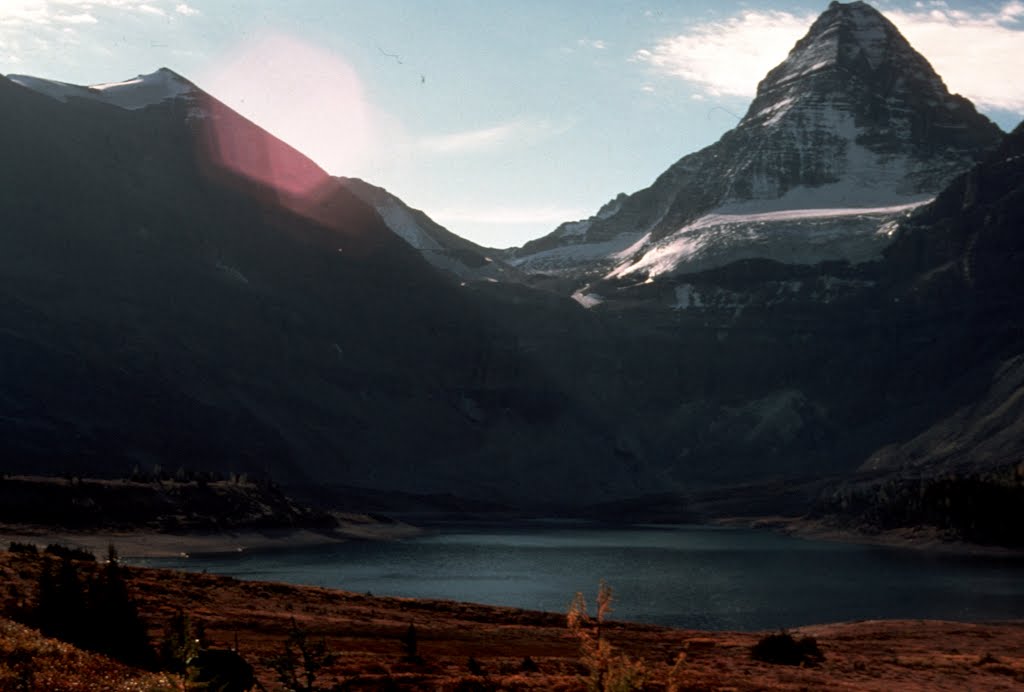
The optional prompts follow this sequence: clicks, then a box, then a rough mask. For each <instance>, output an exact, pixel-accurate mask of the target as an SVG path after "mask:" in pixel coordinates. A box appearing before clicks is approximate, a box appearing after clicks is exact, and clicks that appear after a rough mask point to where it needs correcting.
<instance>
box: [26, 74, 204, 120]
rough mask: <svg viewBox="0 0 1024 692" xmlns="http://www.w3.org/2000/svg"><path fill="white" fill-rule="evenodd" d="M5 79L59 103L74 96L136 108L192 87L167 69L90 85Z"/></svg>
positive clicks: (183, 93) (185, 92)
mask: <svg viewBox="0 0 1024 692" xmlns="http://www.w3.org/2000/svg"><path fill="white" fill-rule="evenodd" d="M7 78H8V79H9V80H11V81H12V82H14V83H15V84H19V85H21V86H23V87H25V88H27V89H31V90H32V91H35V92H37V93H40V94H42V95H44V96H48V97H50V98H52V99H54V100H56V101H60V102H61V103H67V102H68V99H72V98H78V99H86V100H90V101H98V102H100V103H106V104H108V105H111V106H115V107H117V108H121V109H124V110H139V109H141V108H146V107H147V106H152V105H154V104H157V103H160V102H162V101H166V100H168V99H175V98H180V97H183V96H190V95H192V94H194V93H195V87H193V86H192V85H191V84H189V83H188V82H187V81H185V80H184V79H182V78H181V77H179V76H178V75H176V74H175V73H174V72H172V71H170V70H168V69H160V70H157V71H156V72H154V73H152V74H146V75H139V76H138V77H136V78H134V79H129V80H126V81H123V82H110V83H108V84H95V85H93V86H88V87H84V86H78V85H76V84H67V83H65V82H57V81H53V80H50V79H40V78H39V77H31V76H29V75H8V76H7Z"/></svg>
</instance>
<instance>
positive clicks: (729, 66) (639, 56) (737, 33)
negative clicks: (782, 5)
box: [634, 10, 814, 96]
mask: <svg viewBox="0 0 1024 692" xmlns="http://www.w3.org/2000/svg"><path fill="white" fill-rule="evenodd" d="M813 21H814V17H813V15H805V16H797V15H794V14H790V13H789V12H758V11H754V10H751V11H747V12H744V13H743V14H741V15H739V16H737V17H731V18H729V19H726V20H725V21H721V22H710V23H707V24H701V25H698V26H696V27H694V28H693V29H692V30H691V31H690V32H688V33H685V34H680V35H678V36H673V37H670V38H666V39H663V40H661V41H659V42H658V43H657V44H655V45H654V47H652V48H650V49H644V50H640V51H637V52H636V53H635V55H634V59H635V60H638V61H641V62H646V63H649V64H650V65H651V66H653V67H654V68H655V69H656V70H658V71H659V72H663V73H665V74H668V75H672V76H675V77H681V78H682V79H685V80H686V81H688V82H694V83H696V84H698V85H699V86H700V87H701V88H703V89H704V90H705V91H706V92H707V93H708V94H711V95H714V96H718V95H723V94H725V95H733V96H750V95H753V93H754V91H755V90H756V88H757V82H758V80H760V79H761V78H762V77H763V76H764V75H765V73H766V72H767V71H768V70H769V69H771V68H772V67H774V66H775V65H777V64H778V63H780V62H782V60H783V59H784V58H785V57H786V54H787V53H789V50H790V49H791V48H792V47H793V44H794V43H796V41H797V39H799V38H800V37H801V36H803V35H804V34H805V33H807V28H808V27H809V26H810V25H811V22H813Z"/></svg>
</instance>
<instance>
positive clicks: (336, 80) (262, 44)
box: [202, 35, 373, 185]
mask: <svg viewBox="0 0 1024 692" xmlns="http://www.w3.org/2000/svg"><path fill="white" fill-rule="evenodd" d="M202 85H203V86H204V88H206V89H207V90H208V91H209V92H210V93H213V94H216V95H217V98H218V99H220V100H221V101H223V102H224V103H225V104H226V105H228V106H229V107H230V108H232V109H234V110H235V111H237V112H238V113H241V114H242V115H244V116H245V117H246V118H249V119H250V120H252V121H253V122H256V123H258V124H259V125H260V126H261V127H262V128H264V129H265V130H267V131H268V132H270V133H271V134H273V135H274V136H276V137H278V138H280V139H282V140H284V141H285V142H287V143H288V144H290V145H292V146H293V147H295V148H296V149H298V150H299V151H301V152H302V153H303V154H305V155H306V156H308V157H310V158H312V159H313V160H314V161H316V163H317V164H319V165H320V166H321V167H323V168H324V169H325V170H327V171H328V172H330V173H332V174H342V173H344V172H345V171H351V170H354V169H356V168H358V166H359V163H360V162H361V161H362V160H364V159H365V158H366V157H367V156H368V155H369V154H370V152H371V149H372V139H373V119H372V117H371V116H370V108H369V105H368V103H367V100H366V97H365V95H364V90H363V85H362V82H361V81H360V79H359V76H358V74H357V73H356V71H355V69H353V68H352V67H351V66H350V65H349V64H348V63H347V62H345V60H343V59H342V58H341V57H339V56H337V55H335V54H332V53H330V52H328V51H326V50H323V49H321V48H318V47H316V46H313V45H311V44H309V43H307V42H304V41H301V40H299V39H296V38H293V37H290V36H284V35H270V36H263V37H259V38H256V39H253V40H250V41H248V42H246V43H244V44H242V45H241V46H240V47H239V48H238V49H236V50H235V51H234V52H233V53H232V54H231V56H230V57H228V58H227V59H226V60H225V61H223V62H221V64H220V65H219V66H218V67H217V68H216V69H214V70H213V71H212V72H211V73H210V74H208V75H206V76H205V78H204V79H203V81H202ZM213 126H214V127H216V125H215V124H213ZM216 135H217V138H218V140H220V141H223V142H228V146H227V147H226V149H227V151H224V153H225V154H227V155H228V158H230V157H235V156H238V157H240V160H244V159H245V154H244V152H243V151H241V150H239V149H238V148H237V147H241V148H244V147H245V146H247V143H246V142H232V137H233V135H231V134H230V133H221V132H218V133H216ZM235 145H237V147H236V146H235ZM222 149H225V147H222ZM225 163H228V164H230V163H231V162H230V161H225ZM240 172H242V173H244V174H245V173H246V171H245V170H242V171H240ZM251 172H253V173H255V170H254V171H251ZM250 177H251V176H250ZM294 184H299V185H301V184H302V181H301V180H299V181H293V182H291V183H289V185H294Z"/></svg>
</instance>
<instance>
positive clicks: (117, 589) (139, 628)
mask: <svg viewBox="0 0 1024 692" xmlns="http://www.w3.org/2000/svg"><path fill="white" fill-rule="evenodd" d="M54 563H55V561H54V560H51V559H48V560H44V561H43V564H42V568H41V572H40V574H39V591H38V598H37V599H36V604H35V607H34V608H33V609H32V610H31V611H30V614H29V617H28V620H29V623H28V624H31V625H33V626H35V627H37V628H39V630H40V631H41V632H42V633H43V634H44V635H46V636H48V637H54V638H57V639H60V640H63V641H66V642H68V643H70V644H74V645H75V646H77V647H79V648H82V649H87V650H89V651H95V652H97V653H101V654H105V655H107V656H110V657H112V658H116V659H119V660H121V661H123V662H125V663H128V664H130V665H135V666H139V667H142V668H147V669H153V668H155V666H156V663H157V661H156V656H155V654H154V652H153V649H152V647H151V646H150V642H149V635H148V632H147V631H146V624H145V622H144V621H143V620H142V618H141V617H140V616H139V612H138V609H137V608H136V607H135V603H134V601H132V599H131V596H130V594H129V593H128V587H127V584H126V583H125V574H124V570H125V569H126V568H125V567H124V566H123V565H121V563H120V561H119V560H118V557H117V552H116V551H115V550H114V548H113V546H111V547H110V551H109V554H108V560H107V563H106V564H105V565H103V567H102V568H100V569H97V570H91V571H90V573H88V574H86V575H85V576H83V575H82V574H81V573H80V571H79V566H78V565H77V564H76V561H75V560H72V559H71V557H70V556H69V555H67V554H65V555H62V556H60V559H59V562H56V564H54Z"/></svg>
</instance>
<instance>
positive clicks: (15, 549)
mask: <svg viewBox="0 0 1024 692" xmlns="http://www.w3.org/2000/svg"><path fill="white" fill-rule="evenodd" d="M7 551H8V552H11V553H28V554H29V555H38V554H39V548H37V547H36V544H35V543H18V542H17V541H11V545H10V546H8V548H7Z"/></svg>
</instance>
